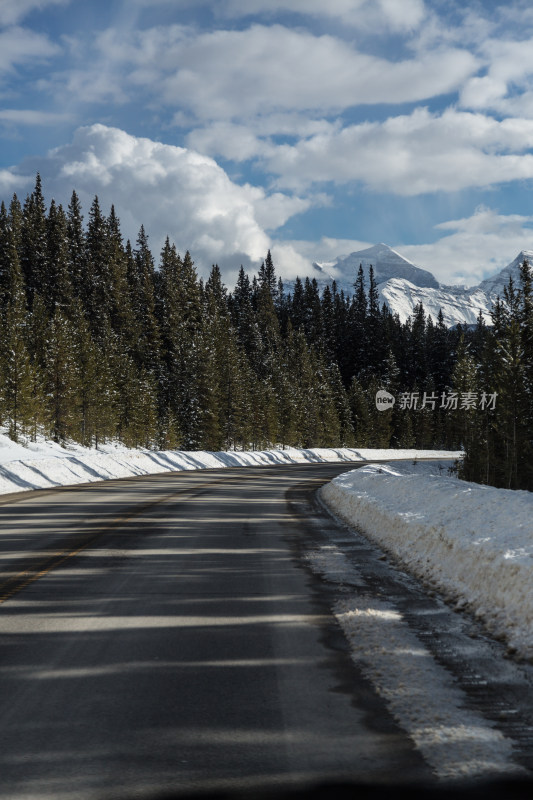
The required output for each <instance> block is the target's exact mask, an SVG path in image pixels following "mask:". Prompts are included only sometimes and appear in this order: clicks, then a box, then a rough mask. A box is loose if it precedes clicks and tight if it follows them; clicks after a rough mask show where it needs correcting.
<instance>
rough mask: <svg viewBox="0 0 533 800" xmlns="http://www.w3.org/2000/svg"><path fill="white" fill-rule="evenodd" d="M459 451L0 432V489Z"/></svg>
mask: <svg viewBox="0 0 533 800" xmlns="http://www.w3.org/2000/svg"><path fill="white" fill-rule="evenodd" d="M460 456H461V453H447V452H443V451H440V450H367V449H365V450H357V449H354V448H344V447H343V448H334V449H333V448H332V449H321V448H313V449H309V450H298V449H295V448H288V449H286V450H255V451H251V450H248V451H233V450H231V451H225V452H218V453H211V452H206V451H193V452H186V451H179V450H134V449H129V448H127V447H121V446H117V445H111V444H110V445H104V446H103V447H102V448H101V449H99V450H93V449H90V448H86V447H81V446H80V445H72V446H69V447H68V448H63V447H60V446H59V445H56V444H54V443H53V442H49V441H41V442H37V443H32V442H29V443H27V444H26V445H25V446H23V445H20V444H16V443H14V442H12V441H11V440H10V439H9V438H8V437H7V436H5V435H4V434H0V494H5V493H7V492H21V491H25V490H28V489H44V488H50V487H53V486H68V485H72V484H76V483H88V482H91V481H100V480H109V479H111V478H128V477H131V476H133V475H153V474H156V473H160V472H175V471H179V470H191V469H220V468H222V467H245V466H251V467H252V466H275V465H286V464H309V463H321V462H338V461H366V460H381V459H385V460H389V459H397V458H457V457H460Z"/></svg>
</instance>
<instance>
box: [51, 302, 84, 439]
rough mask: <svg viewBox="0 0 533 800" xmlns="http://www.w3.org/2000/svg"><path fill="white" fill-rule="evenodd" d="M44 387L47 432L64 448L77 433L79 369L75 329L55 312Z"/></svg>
mask: <svg viewBox="0 0 533 800" xmlns="http://www.w3.org/2000/svg"><path fill="white" fill-rule="evenodd" d="M47 334H48V336H47V343H46V349H45V354H44V355H45V357H44V367H45V371H44V387H45V392H46V401H47V406H48V416H49V420H50V422H49V431H50V436H51V438H52V439H53V440H54V442H58V443H59V444H62V445H64V444H65V443H66V442H67V440H68V439H70V438H75V437H76V432H77V431H78V430H79V427H80V426H79V412H78V389H79V379H80V374H79V366H78V364H77V362H76V347H75V336H76V330H75V327H74V326H73V325H72V323H70V322H69V320H68V319H67V317H65V316H64V314H63V313H62V312H61V311H60V310H59V309H56V311H55V313H54V315H53V317H52V319H51V320H50V324H49V327H48V331H47Z"/></svg>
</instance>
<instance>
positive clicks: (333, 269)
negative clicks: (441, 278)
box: [310, 243, 533, 327]
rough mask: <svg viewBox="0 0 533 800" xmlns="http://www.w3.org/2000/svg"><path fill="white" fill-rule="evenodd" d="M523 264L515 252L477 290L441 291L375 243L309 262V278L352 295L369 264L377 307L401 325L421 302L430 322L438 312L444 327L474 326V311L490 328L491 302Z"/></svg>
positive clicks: (525, 253) (531, 256)
mask: <svg viewBox="0 0 533 800" xmlns="http://www.w3.org/2000/svg"><path fill="white" fill-rule="evenodd" d="M524 259H526V260H527V261H529V262H530V263H532V264H533V250H522V251H520V253H518V255H517V256H516V258H515V259H514V260H513V261H511V263H510V264H508V265H507V266H506V267H504V268H503V269H502V270H501V271H500V272H498V273H497V274H496V275H493V276H491V277H490V278H486V279H485V280H484V281H482V282H481V283H480V284H478V285H477V286H472V287H470V288H466V287H461V286H446V285H444V284H440V283H439V282H438V281H437V280H436V278H435V277H434V276H433V275H432V273H431V272H430V271H429V270H426V269H422V268H421V267H418V266H417V265H416V264H413V262H412V261H409V259H407V258H405V257H404V256H402V255H401V254H400V253H398V252H397V251H396V250H393V248H392V247H389V246H388V245H386V244H383V243H380V244H377V245H374V246H373V247H369V248H367V249H366V250H359V251H357V252H355V253H350V255H348V256H343V257H339V258H337V259H336V260H335V261H333V262H327V263H325V262H323V263H318V262H315V263H314V264H313V275H311V276H310V277H314V278H316V280H317V283H318V285H319V288H323V287H324V286H325V285H326V284H331V282H332V280H335V281H336V283H337V287H338V289H339V290H341V289H343V290H344V292H345V293H348V294H350V295H352V294H353V284H354V281H355V278H356V275H357V271H358V269H359V265H360V264H362V266H363V270H364V273H365V278H366V280H367V285H368V271H369V268H370V265H372V267H373V269H374V277H375V280H376V283H377V288H378V292H379V297H380V303H386V305H387V306H388V307H389V308H390V309H391V311H392V312H393V313H397V314H399V316H400V319H401V320H402V322H405V320H406V319H407V318H408V317H409V316H411V315H412V314H413V311H414V309H415V307H416V306H417V305H418V304H419V303H422V305H423V306H424V309H425V311H426V314H430V315H431V316H432V318H433V320H434V321H435V320H436V319H437V316H438V313H439V309H440V310H442V314H443V317H444V322H445V324H446V325H447V326H449V327H451V326H452V325H457V324H462V325H464V324H466V325H473V324H475V323H476V320H477V318H478V316H479V312H480V311H481V314H482V316H483V318H484V319H485V322H487V323H488V324H491V317H490V311H491V309H492V307H493V304H494V302H495V300H496V298H497V297H498V296H500V297H501V296H502V295H503V289H504V287H505V286H506V285H507V283H508V281H509V277H510V276H513V278H514V279H515V281H516V283H517V284H518V271H519V266H520V264H521V263H522V262H523V261H524Z"/></svg>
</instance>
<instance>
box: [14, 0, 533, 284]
mask: <svg viewBox="0 0 533 800" xmlns="http://www.w3.org/2000/svg"><path fill="white" fill-rule="evenodd" d="M532 35H533V8H532V7H531V4H530V3H529V2H522V0H517V1H516V2H512V1H511V2H506V3H500V2H479V3H478V2H461V3H453V2H450V0H445V1H444V0H328V2H327V3H326V2H324V0H216V2H213V1H211V2H208V1H207V0H206V1H205V2H204V0H106V1H105V2H103V1H102V0H96V2H94V1H93V2H91V1H90V0H1V2H0V139H1V147H0V197H1V198H2V199H4V200H6V201H9V199H10V198H11V196H12V194H13V192H17V194H18V195H19V196H20V197H21V198H22V199H23V198H24V197H25V195H26V193H27V192H28V191H31V188H32V186H33V182H34V179H35V173H36V172H37V171H39V172H40V173H41V175H42V177H43V185H44V191H45V196H46V198H47V199H48V200H50V199H51V198H52V197H54V198H55V199H56V201H57V202H62V203H63V204H67V203H68V200H69V197H70V194H71V192H72V189H76V191H77V192H78V194H79V195H80V197H81V200H82V204H83V207H84V210H85V211H86V212H87V211H88V209H89V205H90V203H91V201H92V198H93V197H94V195H95V194H97V195H98V197H99V199H100V202H101V204H102V206H103V207H104V208H106V207H107V208H108V207H109V206H110V204H111V203H114V204H115V207H116V209H117V212H118V214H119V216H120V219H121V224H122V230H123V233H124V235H125V236H126V237H129V238H131V239H133V240H134V239H135V238H136V235H137V232H138V229H139V227H140V225H141V223H143V224H144V225H145V227H146V230H147V231H148V234H149V236H150V241H151V243H152V247H153V249H154V251H155V253H156V254H157V252H158V250H159V248H160V246H161V244H162V242H163V240H164V237H165V236H166V235H167V234H168V235H169V236H170V238H171V239H172V240H173V241H175V242H176V245H177V247H178V249H179V250H180V251H181V252H184V251H185V250H186V249H190V250H191V253H192V255H193V258H194V259H195V261H196V263H197V265H198V266H199V268H200V271H201V272H204V273H205V271H206V270H207V269H208V267H209V266H210V264H211V263H213V262H215V261H217V262H218V263H219V264H220V266H221V267H222V269H223V270H224V273H225V275H226V279H227V281H228V283H229V284H230V285H231V282H232V280H233V279H234V276H235V274H236V270H237V269H238V267H239V266H240V264H241V263H242V264H244V265H245V267H246V268H248V269H256V268H257V266H258V265H259V263H260V261H261V259H262V257H264V255H265V254H266V250H267V249H268V248H269V247H270V248H271V249H272V253H273V256H274V261H275V263H276V265H277V266H278V271H279V272H281V273H282V274H283V275H285V276H287V277H294V276H295V275H296V274H300V275H303V274H305V273H306V272H307V271H308V270H309V265H310V262H311V261H313V260H318V261H332V260H334V258H335V257H336V256H339V255H346V254H348V253H349V252H352V251H354V250H357V249H361V248H363V247H365V246H369V245H371V244H374V243H376V242H380V241H383V242H386V243H387V244H389V245H391V246H392V247H395V248H396V249H398V250H399V251H400V252H401V253H402V254H404V255H405V256H407V257H408V258H410V259H411V260H413V261H414V262H415V263H417V264H419V265H420V266H423V267H426V268H428V269H430V270H432V271H433V272H434V274H435V275H436V276H437V278H438V279H439V280H441V281H443V282H445V283H467V284H469V285H471V284H473V283H477V282H478V281H479V280H481V279H482V278H484V277H486V276H487V275H489V274H492V273H494V272H496V271H497V270H498V269H500V268H501V267H503V266H505V265H506V264H507V263H508V262H509V261H511V260H512V259H513V258H514V257H515V255H516V254H517V253H518V252H519V250H521V249H532V250H533V214H532V212H533V203H532V202H531V196H532V191H531V190H532V184H533V153H532V147H533V46H532V41H531V39H532Z"/></svg>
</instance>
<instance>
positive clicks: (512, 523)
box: [321, 462, 533, 658]
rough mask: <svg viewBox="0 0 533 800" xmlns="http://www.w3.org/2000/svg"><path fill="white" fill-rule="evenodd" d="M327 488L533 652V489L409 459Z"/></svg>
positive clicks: (339, 509)
mask: <svg viewBox="0 0 533 800" xmlns="http://www.w3.org/2000/svg"><path fill="white" fill-rule="evenodd" d="M321 497H322V499H323V501H324V502H325V503H326V504H327V505H328V506H329V508H330V509H332V510H333V511H334V513H335V514H336V515H338V516H339V517H341V518H343V519H344V520H345V521H347V522H348V523H349V524H351V525H353V526H356V527H357V528H358V529H359V530H360V531H362V532H363V533H364V534H365V535H366V536H367V537H368V538H369V539H371V540H373V541H374V542H376V543H377V544H378V545H379V546H380V547H382V548H383V549H384V550H385V551H388V552H389V553H391V554H392V555H393V556H395V557H396V558H398V559H399V560H400V561H401V563H402V564H403V565H404V566H405V567H406V569H407V570H408V571H409V572H410V573H412V574H414V575H416V576H417V577H419V578H421V579H422V580H423V581H425V582H426V583H428V584H430V585H432V586H433V587H434V588H435V589H437V590H438V591H440V592H442V593H444V595H445V596H447V597H448V598H450V599H452V600H454V601H455V604H456V606H457V608H459V609H460V608H466V609H468V610H470V611H471V612H473V613H474V614H475V616H476V617H478V618H479V619H480V620H481V621H482V622H483V623H484V624H485V625H486V626H487V628H488V629H489V630H490V631H491V632H492V633H493V634H494V635H495V636H496V637H497V638H500V639H501V640H503V641H506V642H507V643H508V645H509V649H510V650H511V651H516V652H517V653H518V654H519V655H521V656H523V657H526V658H532V657H533V493H531V492H525V491H512V490H506V489H494V488H492V487H488V486H481V485H479V484H475V483H468V482H466V481H461V480H458V479H457V478H455V477H451V476H450V475H449V474H448V472H447V470H446V468H445V467H444V465H441V467H440V468H439V466H438V465H436V464H430V463H418V464H417V465H414V464H412V463H408V462H405V463H403V464H400V463H398V464H394V465H391V464H372V465H368V466H363V467H361V468H359V469H357V470H352V471H351V472H347V473H344V474H343V475H339V476H338V477H337V478H335V479H334V480H333V481H331V483H329V484H326V485H325V486H324V487H323V488H322V490H321Z"/></svg>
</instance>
